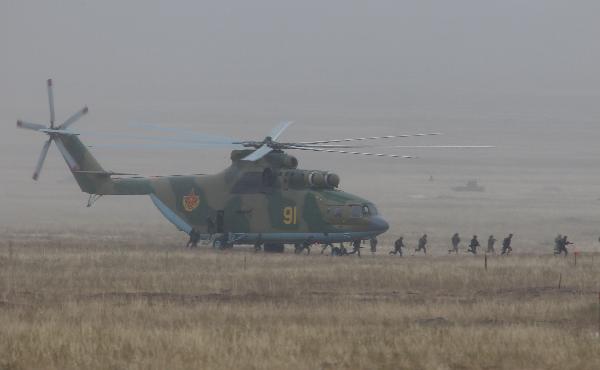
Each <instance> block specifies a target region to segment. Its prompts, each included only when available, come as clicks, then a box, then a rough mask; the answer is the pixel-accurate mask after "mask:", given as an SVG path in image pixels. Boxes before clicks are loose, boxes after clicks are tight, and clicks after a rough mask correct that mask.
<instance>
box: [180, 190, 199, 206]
mask: <svg viewBox="0 0 600 370" xmlns="http://www.w3.org/2000/svg"><path fill="white" fill-rule="evenodd" d="M182 203H183V209H185V210H186V211H188V212H192V211H193V210H195V209H196V208H198V206H199V205H200V197H199V196H197V195H196V192H195V191H194V189H192V190H191V191H190V193H189V194H188V195H184V196H183V202H182Z"/></svg>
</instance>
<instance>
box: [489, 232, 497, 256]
mask: <svg viewBox="0 0 600 370" xmlns="http://www.w3.org/2000/svg"><path fill="white" fill-rule="evenodd" d="M494 244H496V238H494V235H490V237H489V238H488V242H487V252H488V253H496V251H495V250H494Z"/></svg>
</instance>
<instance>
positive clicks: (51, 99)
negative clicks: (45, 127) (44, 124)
mask: <svg viewBox="0 0 600 370" xmlns="http://www.w3.org/2000/svg"><path fill="white" fill-rule="evenodd" d="M48 105H50V128H54V93H53V92H52V79H51V78H50V79H48Z"/></svg>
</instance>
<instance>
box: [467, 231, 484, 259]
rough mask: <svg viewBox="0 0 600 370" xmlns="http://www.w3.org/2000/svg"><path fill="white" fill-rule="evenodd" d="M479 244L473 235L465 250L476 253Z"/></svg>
mask: <svg viewBox="0 0 600 370" xmlns="http://www.w3.org/2000/svg"><path fill="white" fill-rule="evenodd" d="M480 245H481V244H479V240H477V235H473V239H471V242H470V243H469V249H468V250H467V252H471V253H473V254H477V247H479V246H480Z"/></svg>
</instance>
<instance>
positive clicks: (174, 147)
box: [88, 143, 239, 150]
mask: <svg viewBox="0 0 600 370" xmlns="http://www.w3.org/2000/svg"><path fill="white" fill-rule="evenodd" d="M88 147H89V148H113V149H151V150H155V149H156V150H161V149H167V150H184V149H185V150H188V149H201V148H202V149H204V148H206V149H213V148H217V149H220V148H231V149H236V148H239V145H235V144H211V143H197V144H194V143H181V144H178V143H156V144H137V143H136V144H92V145H88Z"/></svg>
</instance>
